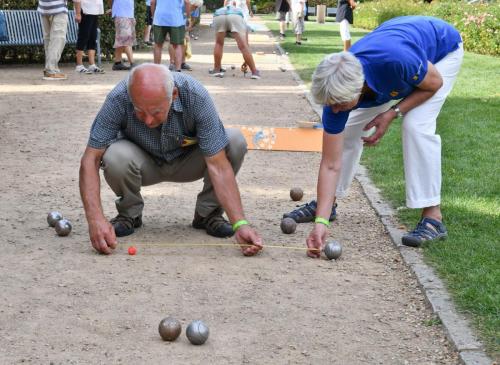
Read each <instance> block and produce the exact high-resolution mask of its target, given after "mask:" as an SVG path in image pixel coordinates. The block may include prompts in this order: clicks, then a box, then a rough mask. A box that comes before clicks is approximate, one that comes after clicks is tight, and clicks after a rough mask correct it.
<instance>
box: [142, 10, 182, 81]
mask: <svg viewBox="0 0 500 365" xmlns="http://www.w3.org/2000/svg"><path fill="white" fill-rule="evenodd" d="M183 5H184V10H183ZM184 11H185V12H186V13H187V14H189V13H190V12H191V5H190V3H189V1H188V0H151V14H152V16H153V35H154V42H155V45H154V50H153V55H154V63H157V64H160V63H161V56H162V50H163V43H164V42H165V38H166V37H167V35H168V36H169V38H170V44H171V45H172V47H173V49H174V53H175V63H174V68H175V71H177V72H181V64H182V59H183V57H182V56H183V52H184V47H183V46H184V37H185V36H186V20H185V17H184Z"/></svg>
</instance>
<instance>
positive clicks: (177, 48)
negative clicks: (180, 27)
mask: <svg viewBox="0 0 500 365" xmlns="http://www.w3.org/2000/svg"><path fill="white" fill-rule="evenodd" d="M183 49H184V48H183V47H182V44H174V51H175V69H176V70H180V69H181V64H182V51H183Z"/></svg>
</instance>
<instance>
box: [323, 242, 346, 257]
mask: <svg viewBox="0 0 500 365" xmlns="http://www.w3.org/2000/svg"><path fill="white" fill-rule="evenodd" d="M323 252H324V253H325V256H326V257H327V258H328V259H329V260H337V259H338V258H339V257H340V255H342V246H341V245H340V243H338V242H337V241H330V242H328V243H327V244H326V245H325V248H323Z"/></svg>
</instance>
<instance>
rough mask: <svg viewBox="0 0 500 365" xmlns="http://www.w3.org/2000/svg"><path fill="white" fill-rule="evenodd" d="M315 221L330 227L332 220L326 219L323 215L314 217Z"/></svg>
mask: <svg viewBox="0 0 500 365" xmlns="http://www.w3.org/2000/svg"><path fill="white" fill-rule="evenodd" d="M314 223H321V224H324V225H325V226H327V227H330V222H329V221H328V219H325V218H323V217H316V218H314Z"/></svg>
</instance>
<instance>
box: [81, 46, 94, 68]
mask: <svg viewBox="0 0 500 365" xmlns="http://www.w3.org/2000/svg"><path fill="white" fill-rule="evenodd" d="M87 54H88V56H89V65H95V49H89V50H87ZM77 59H78V58H77Z"/></svg>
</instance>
